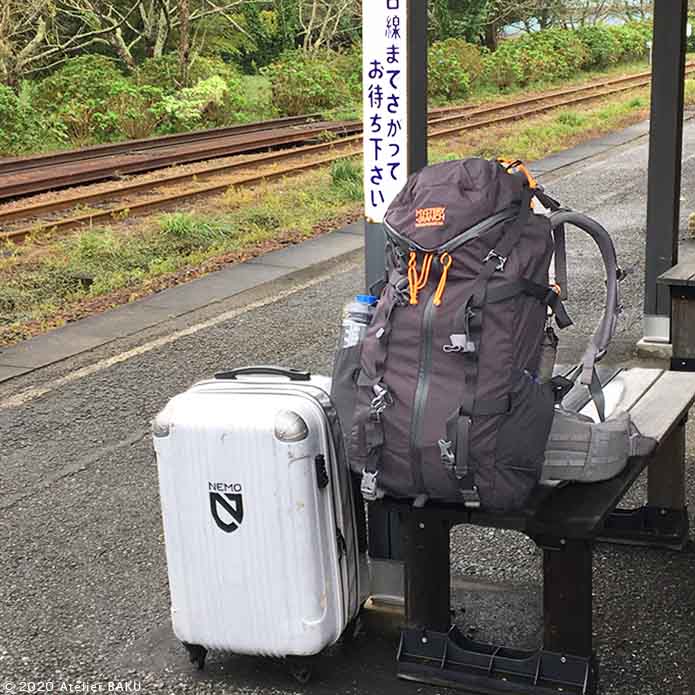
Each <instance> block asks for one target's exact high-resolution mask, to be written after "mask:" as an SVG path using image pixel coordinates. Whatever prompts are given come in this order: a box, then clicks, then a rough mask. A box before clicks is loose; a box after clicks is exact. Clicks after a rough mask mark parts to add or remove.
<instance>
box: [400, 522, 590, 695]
mask: <svg viewBox="0 0 695 695" xmlns="http://www.w3.org/2000/svg"><path fill="white" fill-rule="evenodd" d="M449 527H450V525H449V524H448V523H447V522H442V521H441V520H437V519H432V518H431V517H430V519H428V515H427V514H426V513H424V514H421V513H418V512H413V513H408V514H404V515H403V518H402V524H401V528H402V533H403V549H404V552H405V560H406V598H405V605H406V622H407V627H406V628H405V629H404V630H403V631H402V633H401V642H400V645H399V648H398V655H397V657H396V661H397V664H398V676H399V677H400V678H404V679H407V680H412V681H418V682H423V683H433V684H435V685H438V686H448V687H453V688H461V689H463V690H465V691H466V692H476V693H485V694H486V695H513V694H515V695H548V694H549V693H550V694H552V693H557V692H563V693H567V694H570V695H591V694H592V693H594V692H595V688H596V669H595V661H594V657H593V654H592V644H591V550H592V544H591V542H590V541H567V542H561V541H560V540H559V539H554V540H551V541H550V542H549V543H544V547H545V548H546V549H545V559H544V575H545V581H544V604H545V644H544V646H543V648H542V649H539V650H534V651H525V650H519V649H510V648H508V647H505V646H503V645H491V644H486V643H483V642H476V641H474V640H471V639H469V638H468V637H466V636H465V635H464V634H462V633H461V632H460V631H459V630H458V628H457V627H452V628H451V629H449V622H450V617H449V602H450V595H449V594H450V589H449ZM548 546H554V547H552V548H548Z"/></svg>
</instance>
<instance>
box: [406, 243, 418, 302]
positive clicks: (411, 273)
mask: <svg viewBox="0 0 695 695" xmlns="http://www.w3.org/2000/svg"><path fill="white" fill-rule="evenodd" d="M417 280H418V278H417V253H415V251H411V252H410V258H409V259H408V286H409V287H410V303H411V304H417Z"/></svg>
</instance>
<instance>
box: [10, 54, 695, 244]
mask: <svg viewBox="0 0 695 695" xmlns="http://www.w3.org/2000/svg"><path fill="white" fill-rule="evenodd" d="M694 71H695V63H691V64H689V65H688V66H687V72H688V73H691V72H694ZM650 77H651V75H650V73H640V74H637V75H630V76H628V77H621V78H613V79H610V80H603V81H601V82H596V83H592V84H590V85H584V86H582V87H574V88H570V89H567V90H560V91H555V92H550V93H546V94H542V95H535V96H532V97H528V98H526V99H520V100H519V99H517V100H515V101H510V102H503V103H497V104H491V105H487V106H481V105H467V106H462V107H461V106H459V107H446V108H442V109H434V110H432V111H431V113H430V119H429V138H430V139H436V138H442V137H450V136H452V135H456V134H460V133H464V132H466V131H470V130H475V129H480V128H485V127H490V126H495V125H499V124H502V123H506V122H510V121H516V120H520V119H523V118H529V117H531V116H535V115H539V114H542V113H545V112H547V111H551V110H553V109H557V108H561V107H565V106H573V105H577V104H583V103H587V102H590V101H593V100H597V99H602V98H605V97H609V96H613V95H616V94H620V93H624V92H627V91H632V90H634V89H638V88H642V87H645V86H647V85H648V84H649V83H650ZM355 125H356V122H348V123H343V124H339V125H338V126H337V127H338V128H343V129H345V130H346V131H347V132H350V128H354V127H355ZM289 127H290V128H291V127H292V126H289ZM334 132H335V131H334ZM353 132H354V131H353ZM189 135H190V134H189ZM361 143H362V136H361V134H353V135H345V136H343V137H339V138H337V139H335V140H332V141H328V142H321V143H316V144H311V145H300V146H298V147H292V148H291V149H284V150H279V151H276V152H270V153H266V154H262V155H254V156H251V157H246V158H243V159H241V160H238V161H236V160H235V161H232V162H223V163H218V162H214V161H213V162H209V163H206V164H205V165H204V167H203V168H201V169H200V170H197V171H192V172H190V171H189V172H175V171H174V172H173V173H170V174H167V173H163V174H160V175H157V177H156V178H153V179H151V180H135V181H132V182H127V183H123V184H119V185H118V186H115V187H111V188H109V189H108V190H100V191H90V190H86V191H85V190H74V191H73V190H68V191H65V193H64V195H61V196H60V197H59V198H57V199H54V200H47V201H37V202H32V201H31V200H28V201H27V203H26V204H25V205H20V206H17V205H16V204H15V205H14V206H12V207H7V206H5V209H3V208H2V207H0V230H2V231H0V241H3V240H6V241H7V240H11V241H14V242H21V241H22V240H23V239H24V238H26V237H27V236H28V235H30V234H33V233H40V232H41V231H42V230H46V231H48V230H50V231H53V230H55V231H63V230H67V229H71V228H74V227H79V226H82V225H91V224H96V223H100V222H104V221H112V220H114V219H119V218H123V217H126V216H131V215H137V214H142V213H145V212H149V211H151V210H156V209H162V208H166V207H170V206H172V205H174V204H176V203H181V202H186V201H190V200H194V199H196V198H200V197H204V196H209V195H212V194H215V193H221V192H224V191H226V190H227V189H228V188H230V186H252V185H256V184H258V183H261V182H263V181H269V180H274V179H279V178H283V177H286V176H290V175H293V174H298V173H302V172H305V171H308V170H310V169H312V168H315V167H319V166H323V165H326V164H330V163H332V162H334V161H336V160H338V159H341V158H346V157H352V156H355V155H357V154H359V153H360V152H361ZM123 144H124V145H125V143H123ZM162 149H163V150H166V147H163V148H162ZM159 154H160V155H161V150H160V152H159ZM165 156H167V157H168V156H170V153H169V152H168V151H167V152H166V153H165ZM142 164H143V163H141V165H142ZM0 172H1V169H0ZM230 176H231V177H232V178H230ZM207 179H210V181H209V182H206V180H207ZM183 184H192V185H191V186H190V187H189V188H186V189H184V190H175V191H170V192H161V190H162V189H166V188H167V187H172V186H176V187H177V188H178V187H180V186H181V185H183ZM2 185H3V184H2V176H1V175H0V186H2ZM143 194H144V195H143ZM131 196H136V197H135V198H131ZM123 201H127V202H123ZM92 205H98V206H99V208H98V209H90V210H87V211H84V212H80V213H78V214H74V215H72V216H70V217H66V218H51V217H48V218H47V217H46V216H51V215H54V214H55V213H57V212H61V211H64V210H71V209H74V208H76V207H81V206H92ZM18 221H21V222H23V224H22V226H20V227H16V226H15V225H16V223H17V222H18ZM27 221H32V222H30V223H29V224H27Z"/></svg>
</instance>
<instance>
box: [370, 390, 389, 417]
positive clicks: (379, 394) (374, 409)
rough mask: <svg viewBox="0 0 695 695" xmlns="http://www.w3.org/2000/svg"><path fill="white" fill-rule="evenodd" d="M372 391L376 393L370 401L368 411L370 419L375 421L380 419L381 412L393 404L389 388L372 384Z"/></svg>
mask: <svg viewBox="0 0 695 695" xmlns="http://www.w3.org/2000/svg"><path fill="white" fill-rule="evenodd" d="M372 390H373V391H374V393H375V394H376V395H375V396H374V398H373V399H372V402H371V403H370V406H369V408H370V413H371V416H372V420H374V421H375V422H380V421H381V414H382V413H383V412H384V410H386V408H389V407H391V406H392V405H393V396H392V395H391V394H390V393H389V390H388V389H386V388H384V387H383V386H379V384H375V385H374V386H373V389H372Z"/></svg>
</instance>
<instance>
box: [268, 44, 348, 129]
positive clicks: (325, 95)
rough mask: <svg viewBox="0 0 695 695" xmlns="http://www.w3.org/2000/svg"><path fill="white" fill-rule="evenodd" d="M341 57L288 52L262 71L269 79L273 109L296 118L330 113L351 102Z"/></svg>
mask: <svg viewBox="0 0 695 695" xmlns="http://www.w3.org/2000/svg"><path fill="white" fill-rule="evenodd" d="M339 65H340V56H339V54H337V53H334V52H332V51H320V52H316V53H307V52H305V51H301V50H296V51H287V52H285V53H283V54H282V56H281V57H280V59H279V60H278V61H276V62H274V63H272V64H271V65H269V66H267V67H265V68H263V69H262V70H261V72H262V74H264V75H265V76H267V77H268V79H269V80H270V84H271V90H272V103H273V106H274V107H275V108H276V109H277V110H278V112H280V113H281V114H283V115H287V116H297V115H300V114H304V113H309V112H311V111H317V110H319V111H320V110H323V109H333V108H335V107H337V106H340V105H341V104H344V103H345V102H346V101H348V100H349V99H350V85H349V84H348V83H347V81H346V80H345V79H344V76H343V75H342V74H341V73H340V70H339Z"/></svg>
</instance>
